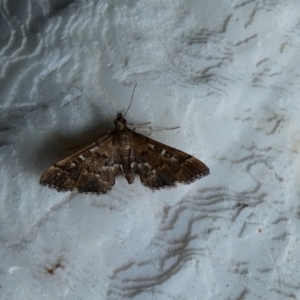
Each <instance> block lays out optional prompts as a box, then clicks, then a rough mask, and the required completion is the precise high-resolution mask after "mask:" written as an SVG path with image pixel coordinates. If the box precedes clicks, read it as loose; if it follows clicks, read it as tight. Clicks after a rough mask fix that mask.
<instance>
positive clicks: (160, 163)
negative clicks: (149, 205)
mask: <svg viewBox="0 0 300 300" xmlns="http://www.w3.org/2000/svg"><path fill="white" fill-rule="evenodd" d="M131 132H132V148H133V149H132V151H133V159H132V161H133V163H132V169H133V170H134V171H135V172H136V173H138V174H139V175H140V178H141V182H142V183H143V184H144V185H145V186H147V187H149V188H151V189H161V188H164V187H173V186H175V185H176V183H184V184H189V183H191V182H193V181H195V180H196V179H199V178H201V177H204V176H206V175H208V174H209V169H208V167H207V166H206V165H205V164H204V163H203V162H201V161H200V160H198V159H197V158H195V157H193V156H191V155H189V154H187V153H185V152H182V151H180V150H177V149H175V148H172V147H169V146H167V145H164V144H162V143H159V142H157V141H154V140H152V139H149V138H147V137H146V136H143V135H141V134H138V133H136V132H133V131H131Z"/></svg>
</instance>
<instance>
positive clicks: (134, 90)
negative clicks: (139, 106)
mask: <svg viewBox="0 0 300 300" xmlns="http://www.w3.org/2000/svg"><path fill="white" fill-rule="evenodd" d="M136 86H137V83H136V84H135V86H134V88H133V91H132V95H131V100H130V103H129V106H128V108H127V110H126V112H125V114H124V116H123V117H125V116H126V114H127V113H128V110H129V108H130V106H131V103H132V99H133V95H134V91H135V88H136Z"/></svg>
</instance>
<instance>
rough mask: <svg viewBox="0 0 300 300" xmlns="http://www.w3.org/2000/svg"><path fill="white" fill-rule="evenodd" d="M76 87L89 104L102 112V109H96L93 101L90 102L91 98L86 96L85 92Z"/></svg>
mask: <svg viewBox="0 0 300 300" xmlns="http://www.w3.org/2000/svg"><path fill="white" fill-rule="evenodd" d="M74 87H75V88H76V89H78V90H79V91H80V92H81V93H82V94H83V95H84V97H85V98H86V100H87V101H88V102H89V103H90V104H91V105H92V106H93V107H94V108H95V109H96V110H98V111H100V109H99V108H98V107H96V106H95V105H94V103H93V102H92V101H90V100H89V98H88V97H87V96H86V94H85V93H84V92H83V90H82V89H80V88H79V87H77V86H74ZM100 112H101V111H100Z"/></svg>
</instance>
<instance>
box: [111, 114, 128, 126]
mask: <svg viewBox="0 0 300 300" xmlns="http://www.w3.org/2000/svg"><path fill="white" fill-rule="evenodd" d="M114 123H115V126H116V129H118V130H125V128H127V123H126V120H125V119H124V118H123V115H122V114H121V113H118V117H117V118H116V119H115V121H114Z"/></svg>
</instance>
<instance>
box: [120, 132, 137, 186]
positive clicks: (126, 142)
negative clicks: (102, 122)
mask: <svg viewBox="0 0 300 300" xmlns="http://www.w3.org/2000/svg"><path fill="white" fill-rule="evenodd" d="M117 134H118V153H119V156H120V161H121V165H122V170H123V173H124V176H125V178H126V179H127V181H128V183H129V184H131V183H133V181H134V174H133V172H132V169H131V155H130V151H131V147H130V146H131V145H130V137H129V135H128V133H127V130H122V131H121V130H118V131H117Z"/></svg>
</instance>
